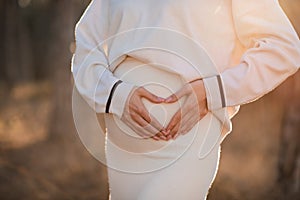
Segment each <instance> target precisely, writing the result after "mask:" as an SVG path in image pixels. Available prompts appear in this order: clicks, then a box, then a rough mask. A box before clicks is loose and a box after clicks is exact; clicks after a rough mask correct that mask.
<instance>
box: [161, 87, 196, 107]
mask: <svg viewBox="0 0 300 200" xmlns="http://www.w3.org/2000/svg"><path fill="white" fill-rule="evenodd" d="M190 91H191V87H190V85H189V84H187V85H185V86H183V87H182V88H181V89H179V90H178V91H177V92H175V93H174V94H172V95H170V96H169V97H167V98H166V100H165V103H174V102H176V101H178V99H180V98H181V97H183V96H185V95H187V94H188V93H189V92H190Z"/></svg>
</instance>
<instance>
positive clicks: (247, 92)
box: [204, 0, 300, 110]
mask: <svg viewBox="0 0 300 200" xmlns="http://www.w3.org/2000/svg"><path fill="white" fill-rule="evenodd" d="M232 13H233V20H234V25H235V30H236V34H237V37H238V39H239V41H240V42H241V44H242V45H243V46H244V47H245V48H246V49H247V50H246V51H245V52H244V54H243V56H242V58H241V59H240V63H239V64H238V65H236V66H233V67H231V68H229V69H227V70H225V71H223V72H222V73H221V74H220V76H218V77H211V78H208V79H204V83H205V86H206V93H207V101H208V107H209V109H210V110H213V109H219V108H222V107H225V106H235V105H240V104H245V103H248V102H251V101H253V100H255V99H257V98H259V97H261V96H262V95H264V94H266V93H268V92H269V91H271V90H273V89H274V88H275V87H276V86H278V85H279V84H280V83H282V82H283V81H284V80H285V79H286V78H287V77H288V76H290V75H292V74H293V73H295V72H296V71H297V70H298V67H299V66H300V42H299V38H298V36H297V34H296V32H295V30H294V29H293V27H292V25H291V23H290V22H289V20H288V18H287V17H286V15H285V14H284V12H283V11H282V9H281V7H280V5H279V3H278V1H277V0H251V1H245V0H232ZM216 91H220V92H218V93H216Z"/></svg>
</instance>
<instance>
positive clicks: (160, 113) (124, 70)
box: [105, 57, 185, 153]
mask: <svg viewBox="0 0 300 200" xmlns="http://www.w3.org/2000/svg"><path fill="white" fill-rule="evenodd" d="M114 75H115V76H116V77H118V78H120V79H121V80H122V81H124V82H129V83H132V84H135V85H137V86H143V87H144V88H146V89H147V90H148V91H149V92H151V93H153V94H155V95H157V96H159V97H163V98H166V97H168V96H169V95H171V94H173V93H175V92H176V91H177V90H179V89H180V88H182V86H183V85H184V84H185V81H184V79H183V78H182V77H181V76H180V75H178V74H176V73H174V72H172V71H169V70H168V69H167V68H165V67H163V66H158V64H155V65H153V64H145V63H142V62H140V61H138V60H136V59H134V58H131V57H127V58H126V59H125V60H124V61H123V62H122V63H120V65H119V66H118V67H117V68H116V69H115V71H114ZM184 101H185V97H182V98H180V99H178V101H176V102H174V103H169V104H167V103H160V104H155V103H152V102H150V101H148V100H147V99H144V98H143V103H144V105H145V107H146V109H147V110H148V111H149V113H150V114H151V115H152V116H153V117H155V118H156V119H157V120H158V122H160V123H161V124H162V125H163V126H164V127H166V126H167V124H168V123H169V121H170V120H171V118H172V117H173V115H174V114H175V113H176V112H177V110H178V109H180V107H181V106H182V104H183V103H184ZM105 125H106V128H107V130H108V132H109V131H110V130H115V131H112V132H113V133H112V134H108V135H109V139H110V141H113V143H115V144H116V145H117V146H119V147H120V148H122V149H125V150H126V151H131V152H135V153H136V152H140V150H141V151H142V152H145V149H147V150H149V151H155V150H157V149H159V148H162V147H163V146H164V145H165V143H166V141H154V140H153V139H146V140H145V139H142V140H141V136H139V135H138V134H137V133H135V132H134V131H133V130H132V129H131V128H129V127H128V126H127V125H126V124H125V123H123V122H122V121H121V120H120V119H119V118H118V117H116V116H114V115H105ZM116 127H118V130H117V131H116ZM147 145H148V146H149V148H145V146H147ZM140 153H141V152H140Z"/></svg>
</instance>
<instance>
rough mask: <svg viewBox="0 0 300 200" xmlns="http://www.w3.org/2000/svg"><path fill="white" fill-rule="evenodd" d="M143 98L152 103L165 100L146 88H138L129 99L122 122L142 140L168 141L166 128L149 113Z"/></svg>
mask: <svg viewBox="0 0 300 200" xmlns="http://www.w3.org/2000/svg"><path fill="white" fill-rule="evenodd" d="M142 98H146V99H147V100H149V101H151V102H152V103H163V102H164V100H165V99H164V98H161V97H158V96H156V95H154V94H152V93H151V92H149V91H148V90H146V89H145V88H144V87H137V88H135V89H133V91H132V92H131V93H130V95H129V97H128V98H127V101H126V105H125V109H124V112H123V115H122V117H121V120H122V121H123V122H124V123H125V124H126V125H127V126H129V127H130V128H131V129H132V130H133V131H134V132H136V133H137V134H138V135H139V136H141V137H142V138H153V139H154V140H159V139H162V140H166V139H167V138H166V137H165V135H167V133H166V131H165V129H164V127H163V126H162V125H161V124H160V123H159V122H158V121H157V119H155V118H154V117H153V116H152V115H151V114H150V113H149V112H148V110H147V109H146V107H145V105H144V103H143V102H142Z"/></svg>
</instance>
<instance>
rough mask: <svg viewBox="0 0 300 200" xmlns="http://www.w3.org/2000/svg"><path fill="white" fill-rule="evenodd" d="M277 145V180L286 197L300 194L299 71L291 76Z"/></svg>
mask: <svg viewBox="0 0 300 200" xmlns="http://www.w3.org/2000/svg"><path fill="white" fill-rule="evenodd" d="M290 81H291V86H292V91H291V92H292V93H291V94H290V95H289V97H290V98H288V102H286V112H285V114H284V116H283V124H282V134H281V140H280V147H279V163H278V172H279V173H278V175H279V176H278V181H279V185H280V187H281V189H282V191H283V194H284V195H285V196H286V197H285V198H286V199H296V197H299V196H300V73H297V74H296V75H295V76H294V77H292V79H291V80H290Z"/></svg>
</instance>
